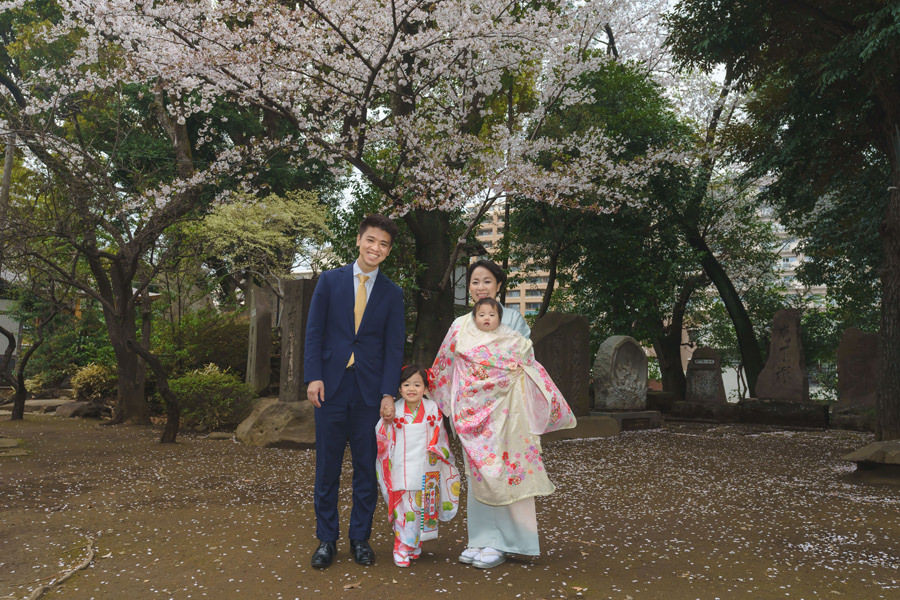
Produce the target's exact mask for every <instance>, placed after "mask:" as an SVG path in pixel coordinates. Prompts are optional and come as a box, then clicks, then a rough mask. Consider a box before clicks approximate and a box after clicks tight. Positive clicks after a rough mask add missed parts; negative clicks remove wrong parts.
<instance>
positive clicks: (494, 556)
mask: <svg viewBox="0 0 900 600" xmlns="http://www.w3.org/2000/svg"><path fill="white" fill-rule="evenodd" d="M504 562H506V554H504V553H503V552H502V551H500V550H495V549H493V548H482V549H481V554H480V555H478V558H476V559H475V560H473V561H472V566H473V567H478V568H479V569H491V568H493V567H496V566H497V565H500V564H503V563H504Z"/></svg>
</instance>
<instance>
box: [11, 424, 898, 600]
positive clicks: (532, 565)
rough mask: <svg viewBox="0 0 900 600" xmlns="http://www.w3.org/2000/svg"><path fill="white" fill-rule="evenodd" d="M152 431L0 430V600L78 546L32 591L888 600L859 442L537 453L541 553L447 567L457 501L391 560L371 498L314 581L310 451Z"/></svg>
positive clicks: (729, 440)
mask: <svg viewBox="0 0 900 600" xmlns="http://www.w3.org/2000/svg"><path fill="white" fill-rule="evenodd" d="M158 434H159V432H158V431H155V430H150V429H142V428H134V427H124V426H116V427H99V426H98V425H97V424H96V422H93V421H82V420H78V419H69V420H61V419H57V418H53V417H43V416H37V415H31V414H29V415H26V420H25V421H24V422H10V421H6V420H4V421H2V422H0V436H6V437H10V438H18V439H20V440H22V442H23V447H24V448H26V449H27V450H29V452H30V454H28V455H27V456H22V457H2V458H0V511H2V512H0V599H4V600H5V599H8V598H16V599H18V598H26V597H28V595H29V593H30V590H33V589H35V588H37V587H39V586H40V585H41V584H46V583H49V582H51V581H52V580H53V579H54V577H56V576H58V575H59V574H60V573H64V572H66V571H67V570H68V569H70V568H72V567H73V566H75V565H77V564H78V563H79V562H81V561H82V560H83V559H84V557H85V556H87V553H88V548H89V546H91V544H93V546H94V550H95V555H94V560H93V561H92V562H91V563H90V564H89V565H88V566H87V567H86V568H84V569H83V570H80V571H78V572H77V573H75V574H74V575H73V576H72V577H71V578H70V579H68V580H67V581H65V582H64V583H62V584H61V585H59V586H55V587H53V588H51V590H50V591H48V592H47V593H46V594H45V595H44V596H43V597H44V598H66V599H72V600H80V599H88V598H97V599H101V598H102V599H107V598H111V599H122V598H124V599H128V600H142V599H145V598H146V599H156V598H163V599H168V598H173V599H176V600H181V599H185V598H214V599H217V600H219V599H231V598H235V599H238V598H241V599H253V600H255V599H269V598H271V599H294V598H300V599H306V598H313V597H320V596H325V597H329V598H359V599H363V598H365V599H370V598H376V599H377V598H391V599H398V600H402V599H405V598H422V597H426V596H427V597H436V598H441V597H446V598H460V597H465V598H466V599H467V600H480V599H492V600H493V599H497V598H501V599H502V598H615V599H623V600H625V599H629V598H631V599H636V600H637V599H645V598H646V599H651V600H653V599H664V600H680V599H694V598H702V599H713V598H722V599H731V598H754V599H756V598H807V599H809V598H840V597H846V598H853V599H861V598H862V599H876V598H885V599H889V598H900V571H898V568H900V486H897V485H892V484H887V483H872V482H870V481H863V480H862V479H860V478H859V476H858V475H857V474H854V473H853V471H854V466H853V464H852V463H846V462H843V461H842V460H841V459H840V457H841V456H842V455H843V454H844V453H846V452H849V451H850V450H853V449H856V448H859V447H860V446H863V445H865V444H866V443H868V442H869V441H871V436H869V435H866V434H862V433H856V432H846V431H825V432H823V431H786V430H780V429H777V428H766V427H749V426H733V425H727V426H726V425H697V424H669V425H667V426H666V427H665V428H663V429H660V430H654V431H641V432H626V433H622V434H620V435H618V436H616V437H611V438H599V439H593V440H577V441H560V442H553V443H550V444H547V447H546V448H545V460H546V464H547V469H548V471H549V473H550V475H551V478H552V479H553V480H554V482H555V483H556V485H557V488H558V489H557V492H556V493H555V494H554V495H552V496H550V497H547V498H540V499H538V505H537V506H538V520H539V522H540V527H541V545H542V550H543V554H542V555H541V556H540V557H539V558H537V559H534V560H524V559H521V560H517V559H511V560H509V561H508V562H507V563H505V564H503V565H501V566H499V567H497V568H495V569H492V570H487V571H481V570H478V569H475V568H473V567H467V566H465V565H461V564H459V563H457V562H456V556H457V555H458V553H459V552H460V551H461V550H462V549H463V547H464V543H465V518H464V515H465V507H461V510H460V516H459V517H457V519H455V520H454V521H453V522H451V523H449V524H442V529H441V533H440V537H439V539H438V540H437V541H433V542H427V543H426V545H425V552H424V556H423V557H422V558H421V559H420V560H419V561H418V563H417V564H414V565H413V567H411V568H410V569H398V568H396V567H394V565H393V564H392V563H391V560H390V546H391V537H390V528H389V525H388V523H387V520H386V519H385V518H384V505H383V504H379V510H378V513H377V515H376V523H375V531H374V533H373V537H372V545H373V547H374V548H375V551H376V553H377V554H378V562H377V563H376V564H375V565H374V566H373V567H368V568H364V567H360V566H358V565H356V564H355V563H354V562H353V561H352V559H351V558H350V555H349V549H348V545H347V543H346V541H345V540H341V541H339V543H338V553H339V556H338V559H337V561H336V563H335V564H334V565H332V567H331V568H329V569H327V570H325V571H316V570H314V569H312V568H311V567H310V566H309V558H310V555H311V553H312V551H313V549H314V548H315V546H316V540H315V536H314V531H315V528H314V525H315V523H314V521H315V520H314V515H313V508H312V487H313V465H314V456H313V452H312V451H310V450H275V449H259V448H250V447H246V446H243V445H241V444H238V443H235V442H233V441H229V440H224V441H215V440H211V439H204V438H200V437H187V436H185V437H182V438H180V441H179V443H178V444H175V445H161V444H159V443H158V442H157V439H158ZM349 471H350V469H349V466H348V467H347V468H346V469H345V473H344V476H345V477H344V483H343V485H342V499H341V504H342V506H343V507H344V509H345V511H344V513H343V515H342V524H343V527H345V528H346V523H347V519H348V516H349V510H347V507H348V505H349V493H348V491H349ZM92 540H93V542H92Z"/></svg>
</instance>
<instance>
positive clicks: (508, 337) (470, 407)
mask: <svg viewBox="0 0 900 600" xmlns="http://www.w3.org/2000/svg"><path fill="white" fill-rule="evenodd" d="M432 369H433V372H434V386H433V388H432V389H431V392H430V394H431V398H432V399H433V400H434V401H435V402H437V403H438V405H439V406H440V408H441V411H443V413H444V414H445V415H447V416H449V417H450V418H451V419H452V421H453V426H454V428H455V429H456V433H457V434H458V435H459V439H460V441H461V442H462V447H463V450H464V451H465V453H466V457H467V458H468V465H467V466H468V468H469V470H470V471H471V472H470V473H467V476H468V477H469V485H470V486H471V488H472V492H473V493H474V494H475V497H476V498H477V499H478V500H479V501H480V502H482V503H484V504H490V505H494V506H501V505H506V504H511V503H513V502H516V501H517V500H521V499H523V498H528V497H531V496H544V495H547V494H551V493H553V490H554V489H555V488H554V486H553V484H552V483H551V482H550V478H549V477H548V476H547V473H546V471H545V470H544V463H543V460H542V458H541V439H540V435H541V434H544V433H548V432H550V431H556V430H559V429H569V428H572V427H574V426H575V416H574V415H573V414H572V410H571V409H570V408H569V405H568V404H567V403H566V401H565V399H564V398H563V397H562V394H561V393H560V391H559V388H557V387H556V384H555V383H553V380H552V379H550V376H549V375H548V374H547V370H546V369H544V367H543V366H542V365H541V364H540V363H538V362H537V361H536V360H535V359H534V350H533V348H532V345H531V340H528V339H525V338H524V337H523V336H522V335H520V334H519V333H517V332H515V331H513V330H512V329H510V328H509V327H506V326H505V325H501V326H500V327H498V328H497V329H496V330H494V331H490V332H485V331H481V330H480V329H478V328H477V327H476V326H475V322H474V320H473V319H472V316H471V315H469V314H466V315H463V316H461V317H459V318H457V319H456V320H455V321H454V322H453V325H451V326H450V330H449V331H448V332H447V335H446V337H445V338H444V341H443V343H442V344H441V348H440V350H439V351H438V355H437V358H435V361H434V365H433V367H432Z"/></svg>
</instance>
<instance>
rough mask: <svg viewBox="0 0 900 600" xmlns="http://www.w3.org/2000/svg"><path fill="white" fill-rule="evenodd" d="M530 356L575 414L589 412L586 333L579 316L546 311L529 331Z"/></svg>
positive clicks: (588, 334) (584, 325)
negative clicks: (532, 354) (531, 355)
mask: <svg viewBox="0 0 900 600" xmlns="http://www.w3.org/2000/svg"><path fill="white" fill-rule="evenodd" d="M531 340H532V341H533V342H534V357H535V358H536V359H537V360H538V362H540V363H541V364H542V365H544V368H546V369H547V372H548V373H549V374H550V377H551V378H552V379H553V382H554V383H556V385H557V386H558V387H559V390H560V391H561V392H562V394H563V397H564V398H565V399H566V402H568V403H569V406H570V407H571V408H572V412H574V413H575V416H577V417H581V416H585V415H587V414H589V413H590V411H591V400H590V392H589V390H590V372H591V350H590V332H589V329H588V322H587V319H585V318H584V317H582V316H580V315H571V314H564V313H553V312H551V313H547V314H546V315H544V316H543V317H541V318H540V319H539V320H538V322H537V323H535V325H534V329H532V330H531Z"/></svg>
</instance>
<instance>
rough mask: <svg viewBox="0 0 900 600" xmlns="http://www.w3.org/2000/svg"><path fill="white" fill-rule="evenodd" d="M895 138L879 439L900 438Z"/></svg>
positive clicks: (886, 225) (899, 166) (886, 227)
mask: <svg viewBox="0 0 900 600" xmlns="http://www.w3.org/2000/svg"><path fill="white" fill-rule="evenodd" d="M891 133H892V136H891V137H892V139H891V142H892V144H891V146H892V152H891V163H892V165H891V166H892V169H891V188H890V198H889V199H888V204H887V208H886V209H885V214H884V220H883V221H882V224H881V243H882V247H883V249H884V268H883V270H882V272H881V370H880V371H879V377H878V394H877V400H876V406H877V413H878V421H877V427H876V431H875V435H876V437H877V438H878V439H879V440H894V439H900V369H898V368H897V365H900V131H898V129H897V127H894V129H893V131H892V132H891Z"/></svg>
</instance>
